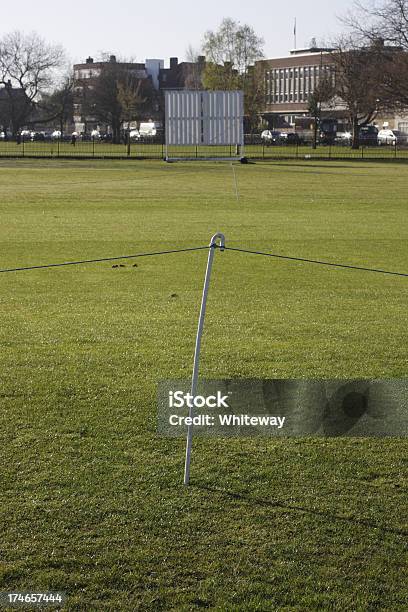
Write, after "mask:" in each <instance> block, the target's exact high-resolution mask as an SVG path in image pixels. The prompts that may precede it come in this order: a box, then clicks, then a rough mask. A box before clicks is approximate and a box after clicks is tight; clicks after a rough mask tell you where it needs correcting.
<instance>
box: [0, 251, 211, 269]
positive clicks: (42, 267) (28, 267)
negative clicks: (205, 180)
mask: <svg viewBox="0 0 408 612" xmlns="http://www.w3.org/2000/svg"><path fill="white" fill-rule="evenodd" d="M211 246H213V245H211ZM208 248H209V247H208V246H201V247H192V248H189V249H172V250H170V251H154V252H151V253H138V254H137V255H121V256H120V257H102V258H101V259H83V260H81V261H64V262H62V263H53V264H44V265H40V266H24V267H22V268H6V269H4V270H0V273H1V272H20V271H21V270H42V269H44V268H59V267H61V266H77V265H79V264H87V263H99V262H101V261H116V260H118V259H135V258H136V257H149V256H151V255H168V254H169V253H186V252H188V251H202V250H203V249H208Z"/></svg>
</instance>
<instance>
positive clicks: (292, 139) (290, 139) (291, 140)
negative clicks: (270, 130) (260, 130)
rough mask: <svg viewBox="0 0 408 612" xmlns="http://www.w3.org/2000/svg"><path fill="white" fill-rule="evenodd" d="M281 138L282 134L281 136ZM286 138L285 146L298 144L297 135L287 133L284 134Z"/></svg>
mask: <svg viewBox="0 0 408 612" xmlns="http://www.w3.org/2000/svg"><path fill="white" fill-rule="evenodd" d="M282 136H283V134H282ZM285 136H286V138H285V141H286V144H288V145H289V144H299V143H300V137H299V134H296V132H287V133H286V134H285Z"/></svg>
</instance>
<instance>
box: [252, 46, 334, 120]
mask: <svg viewBox="0 0 408 612" xmlns="http://www.w3.org/2000/svg"><path fill="white" fill-rule="evenodd" d="M332 51H333V49H330V48H318V47H312V48H310V49H296V50H293V51H291V52H290V55H289V56H287V57H281V58H276V59H265V60H260V61H258V62H256V66H257V68H258V69H260V70H261V72H262V73H263V74H264V87H265V103H264V108H263V110H262V116H263V117H264V118H265V119H266V120H267V121H268V122H269V123H270V124H271V125H272V124H275V125H278V124H279V121H281V122H286V123H288V124H291V123H294V118H295V117H299V116H300V117H301V116H307V115H308V114H309V109H308V99H309V96H310V94H311V93H312V92H313V91H314V89H315V88H316V86H317V84H318V83H319V80H320V79H321V78H322V77H323V76H327V75H330V74H334V66H333V62H332V60H331V52H332Z"/></svg>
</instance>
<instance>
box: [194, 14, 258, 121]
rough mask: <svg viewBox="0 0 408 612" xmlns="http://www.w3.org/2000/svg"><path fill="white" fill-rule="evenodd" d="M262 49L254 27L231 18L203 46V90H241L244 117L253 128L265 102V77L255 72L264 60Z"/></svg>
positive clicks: (206, 38)
mask: <svg viewBox="0 0 408 612" xmlns="http://www.w3.org/2000/svg"><path fill="white" fill-rule="evenodd" d="M263 45H264V41H263V39H262V38H260V37H258V36H257V35H256V33H255V31H254V30H253V28H252V27H251V26H249V25H247V24H244V25H241V24H240V23H238V22H236V21H234V20H233V19H229V18H226V19H223V21H222V22H221V25H220V27H219V29H218V30H217V31H216V32H212V31H208V32H206V33H205V35H204V41H203V45H202V48H203V53H205V56H206V64H205V68H204V72H203V86H204V87H205V88H206V89H211V90H217V89H221V90H236V89H240V90H242V91H243V92H244V101H245V114H246V115H247V117H248V119H249V122H250V123H251V124H253V122H254V118H255V116H257V114H258V112H259V110H260V108H261V106H262V100H263V77H262V73H261V72H260V71H259V70H256V69H255V68H254V64H255V62H256V60H259V59H261V58H262V57H263Z"/></svg>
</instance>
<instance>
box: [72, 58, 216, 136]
mask: <svg viewBox="0 0 408 612" xmlns="http://www.w3.org/2000/svg"><path fill="white" fill-rule="evenodd" d="M109 63H115V64H116V65H117V66H118V67H120V68H121V69H124V70H126V71H128V72H129V73H130V74H132V75H134V76H135V77H136V78H138V79H146V81H147V82H149V84H150V85H151V87H152V90H153V91H154V92H155V93H156V95H155V96H153V98H152V99H153V101H152V104H151V107H150V108H148V109H146V117H145V118H144V119H145V120H150V119H153V120H154V121H156V122H160V121H161V120H162V116H163V114H164V110H163V92H164V91H165V90H166V89H200V88H201V86H202V83H201V76H202V72H203V69H204V66H205V58H204V57H199V58H198V60H197V62H180V63H179V61H178V58H177V57H171V58H170V64H169V68H165V67H164V60H162V59H146V60H145V62H144V63H135V62H117V60H116V57H115V56H114V55H111V56H110V58H109V60H107V61H99V62H95V61H94V60H93V58H92V57H88V58H87V60H86V61H85V63H83V64H75V65H74V80H75V96H74V98H75V99H74V125H75V130H76V131H77V132H78V133H81V132H90V131H92V130H94V129H97V128H98V127H99V126H98V121H97V120H96V118H95V117H92V116H91V115H90V114H89V113H88V114H86V113H85V112H84V108H83V103H82V100H83V94H84V90H85V88H86V87H91V88H92V85H93V83H94V82H95V80H96V79H97V78H98V76H99V75H100V74H101V70H102V69H103V67H104V66H106V65H107V64H109Z"/></svg>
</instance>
